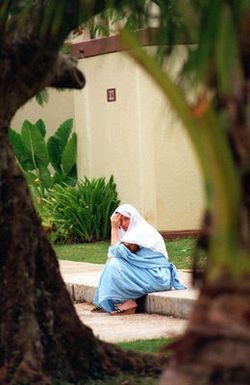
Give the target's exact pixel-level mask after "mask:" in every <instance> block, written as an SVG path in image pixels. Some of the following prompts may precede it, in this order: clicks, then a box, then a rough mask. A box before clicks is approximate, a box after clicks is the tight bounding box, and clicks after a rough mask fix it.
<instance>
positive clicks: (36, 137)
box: [21, 120, 49, 167]
mask: <svg viewBox="0 0 250 385" xmlns="http://www.w3.org/2000/svg"><path fill="white" fill-rule="evenodd" d="M21 136H22V140H23V142H24V143H25V145H26V147H28V149H29V150H30V151H31V153H32V157H33V161H34V162H35V164H37V161H36V159H37V160H39V162H40V164H41V162H42V163H43V164H44V165H45V166H46V167H47V166H48V164H49V156H48V150H47V146H46V143H45V140H44V138H43V136H42V134H41V132H40V130H39V128H38V127H36V125H33V124H32V123H30V122H29V121H28V120H25V121H24V123H23V126H22V130H21Z"/></svg>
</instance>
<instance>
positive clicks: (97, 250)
mask: <svg viewBox="0 0 250 385" xmlns="http://www.w3.org/2000/svg"><path fill="white" fill-rule="evenodd" d="M166 246H167V250H168V254H169V260H170V261H171V262H173V263H174V264H175V266H176V267H177V268H178V269H190V268H191V266H192V256H193V253H194V247H195V239H193V238H182V239H176V240H170V241H167V242H166ZM53 247H54V250H55V252H56V254H57V256H58V258H59V259H67V260H70V261H78V262H89V263H98V264H103V263H105V262H106V258H107V251H108V247H109V242H97V243H78V244H70V245H68V244H67V245H65V244H63V245H53Z"/></svg>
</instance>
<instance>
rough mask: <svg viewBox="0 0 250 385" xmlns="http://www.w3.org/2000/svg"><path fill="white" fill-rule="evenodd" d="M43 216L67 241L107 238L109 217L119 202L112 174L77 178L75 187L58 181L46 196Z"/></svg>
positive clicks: (89, 240) (88, 240)
mask: <svg viewBox="0 0 250 385" xmlns="http://www.w3.org/2000/svg"><path fill="white" fill-rule="evenodd" d="M43 202H44V205H43V217H44V218H47V220H48V219H50V220H51V223H52V226H53V229H54V231H56V233H57V234H58V235H60V238H61V239H62V240H65V241H68V242H70V241H72V240H78V241H80V242H91V241H94V240H95V241H96V240H105V239H108V237H109V233H110V216H111V214H112V213H113V211H114V210H115V208H116V207H117V206H118V205H119V200H118V195H117V191H116V184H115V183H114V178H113V176H111V177H110V179H109V181H108V182H107V183H106V182H105V178H104V177H102V178H97V179H92V180H89V179H88V178H85V179H84V180H83V181H78V182H77V184H76V186H74V187H73V186H67V185H59V184H55V185H54V187H53V188H51V189H49V194H48V196H47V198H46V199H43Z"/></svg>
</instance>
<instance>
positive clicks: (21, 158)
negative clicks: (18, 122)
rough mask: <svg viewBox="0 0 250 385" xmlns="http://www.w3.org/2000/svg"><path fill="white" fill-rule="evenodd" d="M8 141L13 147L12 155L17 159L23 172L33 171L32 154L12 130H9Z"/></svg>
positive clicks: (18, 135)
mask: <svg viewBox="0 0 250 385" xmlns="http://www.w3.org/2000/svg"><path fill="white" fill-rule="evenodd" d="M8 135H9V141H10V144H11V145H12V147H13V151H14V154H15V156H16V158H17V159H18V162H19V163H20V165H21V167H22V168H23V169H24V170H34V169H35V164H34V162H33V159H32V154H31V152H30V151H29V149H28V148H27V147H26V146H25V144H24V142H23V140H22V137H21V135H20V134H19V133H17V132H16V131H15V130H13V129H12V128H9V133H8Z"/></svg>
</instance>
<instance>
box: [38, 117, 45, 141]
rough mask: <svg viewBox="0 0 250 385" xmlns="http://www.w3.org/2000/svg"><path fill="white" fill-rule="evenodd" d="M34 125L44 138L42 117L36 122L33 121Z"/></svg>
mask: <svg viewBox="0 0 250 385" xmlns="http://www.w3.org/2000/svg"><path fill="white" fill-rule="evenodd" d="M35 126H36V127H37V128H38V129H39V131H40V133H41V135H42V137H43V138H45V135H46V127H45V123H44V121H43V120H42V119H39V120H38V121H37V122H36V123H35Z"/></svg>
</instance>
